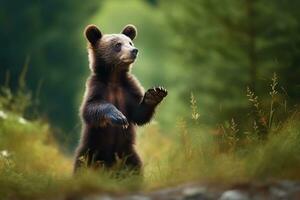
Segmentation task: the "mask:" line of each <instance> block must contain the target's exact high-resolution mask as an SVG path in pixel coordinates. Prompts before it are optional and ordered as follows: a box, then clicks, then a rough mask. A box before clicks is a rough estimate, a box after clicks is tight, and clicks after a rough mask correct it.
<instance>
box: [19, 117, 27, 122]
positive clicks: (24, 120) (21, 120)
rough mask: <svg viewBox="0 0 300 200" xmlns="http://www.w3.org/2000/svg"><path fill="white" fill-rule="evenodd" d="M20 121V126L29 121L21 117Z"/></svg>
mask: <svg viewBox="0 0 300 200" xmlns="http://www.w3.org/2000/svg"><path fill="white" fill-rule="evenodd" d="M18 121H19V123H20V124H26V123H27V120H26V119H24V118H23V117H19V120H18Z"/></svg>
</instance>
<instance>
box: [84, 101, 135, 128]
mask: <svg viewBox="0 0 300 200" xmlns="http://www.w3.org/2000/svg"><path fill="white" fill-rule="evenodd" d="M83 119H84V120H85V122H86V123H87V124H91V125H93V126H100V127H105V126H109V125H111V126H122V127H123V128H126V127H127V126H128V125H129V124H128V121H127V119H126V117H125V116H124V115H123V114H122V113H121V111H119V110H118V109H117V108H116V107H115V106H114V105H113V104H110V103H87V104H86V105H85V107H84V109H83Z"/></svg>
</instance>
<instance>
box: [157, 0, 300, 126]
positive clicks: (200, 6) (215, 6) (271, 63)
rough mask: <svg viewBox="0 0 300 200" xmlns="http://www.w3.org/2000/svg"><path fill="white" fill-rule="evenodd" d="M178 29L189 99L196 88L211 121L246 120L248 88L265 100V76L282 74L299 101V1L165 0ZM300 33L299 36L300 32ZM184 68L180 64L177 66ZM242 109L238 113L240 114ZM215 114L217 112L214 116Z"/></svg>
mask: <svg viewBox="0 0 300 200" xmlns="http://www.w3.org/2000/svg"><path fill="white" fill-rule="evenodd" d="M162 3H163V7H164V10H165V12H166V14H167V19H168V20H169V22H170V25H171V28H172V29H173V33H174V37H175V39H176V40H175V43H174V47H175V49H176V50H177V55H178V57H179V59H181V60H182V62H181V63H182V66H184V67H182V69H181V70H182V73H183V74H186V76H182V78H184V79H183V81H184V82H185V88H186V90H185V91H184V93H182V96H183V97H186V96H187V95H188V94H189V93H190V91H191V90H192V91H194V94H195V96H196V97H197V98H199V99H200V100H201V106H200V111H201V113H203V114H204V115H205V119H206V122H210V123H212V124H214V123H216V122H218V121H222V120H224V119H226V118H228V117H235V118H242V116H241V115H239V114H238V113H243V112H246V109H247V103H246V101H245V99H244V98H243V96H244V94H243V91H244V90H245V88H246V87H247V86H249V87H250V89H251V90H253V91H254V92H255V93H257V94H259V95H260V96H261V98H262V99H265V98H266V96H265V94H266V90H264V87H263V85H265V80H266V79H267V78H268V77H270V76H271V73H272V72H273V71H277V72H278V73H280V75H281V77H282V79H281V80H282V85H283V88H286V91H287V94H288V95H289V96H290V97H291V99H292V100H290V102H291V105H293V104H294V103H298V102H299V99H300V98H299V97H300V96H299V94H300V93H299V90H298V92H296V88H298V87H299V79H298V78H296V76H298V75H295V73H296V74H299V67H297V66H299V63H298V56H293V55H294V53H295V52H296V51H299V48H300V46H299V39H300V37H299V27H300V23H299V21H300V17H299V13H298V11H296V10H295V9H294V8H295V7H298V6H299V2H298V1H289V2H282V1H276V0H274V1H269V0H266V1H264V0H263V1H256V0H243V1H239V0H225V1H221V2H220V1H218V0H191V1H183V0H176V1H162ZM296 35H297V36H296ZM178 67H179V66H178ZM237 110H238V111H239V112H237ZM210 113H214V116H211V115H210Z"/></svg>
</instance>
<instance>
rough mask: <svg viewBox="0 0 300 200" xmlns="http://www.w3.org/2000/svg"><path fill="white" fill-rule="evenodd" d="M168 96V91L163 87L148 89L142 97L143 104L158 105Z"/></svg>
mask: <svg viewBox="0 0 300 200" xmlns="http://www.w3.org/2000/svg"><path fill="white" fill-rule="evenodd" d="M167 95H168V91H167V90H166V89H165V88H163V87H154V88H151V89H148V90H147V92H146V93H145V96H144V102H145V103H146V104H150V105H157V104H159V103H160V102H161V101H162V100H163V98H164V97H166V96H167Z"/></svg>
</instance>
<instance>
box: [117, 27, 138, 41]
mask: <svg viewBox="0 0 300 200" xmlns="http://www.w3.org/2000/svg"><path fill="white" fill-rule="evenodd" d="M121 33H122V34H124V35H126V36H128V37H129V38H130V39H131V40H133V39H134V38H135V37H136V35H137V30H136V28H135V26H134V25H132V24H128V25H126V26H125V27H124V29H123V31H122V32H121Z"/></svg>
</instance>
